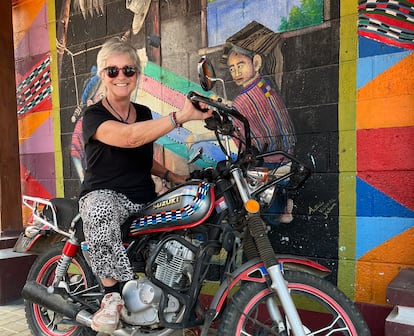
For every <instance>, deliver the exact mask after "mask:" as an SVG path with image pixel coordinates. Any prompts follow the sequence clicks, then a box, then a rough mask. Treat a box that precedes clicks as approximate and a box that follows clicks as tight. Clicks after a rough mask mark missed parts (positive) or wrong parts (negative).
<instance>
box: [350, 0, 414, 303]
mask: <svg viewBox="0 0 414 336" xmlns="http://www.w3.org/2000/svg"><path fill="white" fill-rule="evenodd" d="M413 5H414V4H413V3H410V2H409V1H376V2H373V1H364V2H360V8H359V9H360V12H359V30H358V33H359V35H360V37H359V44H358V51H359V59H358V65H357V86H358V87H357V88H358V91H357V115H356V126H357V133H356V137H357V138H356V143H357V153H356V154H357V184H356V193H357V205H356V207H357V208H356V215H357V221H356V259H357V260H358V262H357V272H356V275H357V279H356V290H355V300H357V301H361V302H370V303H377V304H384V303H386V302H385V298H386V294H385V291H386V287H387V285H388V284H389V282H390V281H391V280H392V279H393V278H394V277H395V276H396V274H398V272H399V270H400V269H401V268H402V267H412V266H413V265H414V252H413V250H412V246H414V146H413V145H412V144H413V143H414V76H413V73H412V71H408V70H409V69H414V52H412V51H410V49H414V48H413V46H414V44H413V40H412V37H413V36H414V35H413V32H414V21H413V13H414V12H413V8H412V7H413ZM362 10H363V11H364V12H361V11H362ZM368 18H369V24H368V21H367V20H368ZM378 20H379V21H380V22H379V21H378ZM387 25H388V27H387ZM396 26H398V27H399V29H400V33H398V34H397V33H396V28H395V27H396ZM375 27H376V28H375ZM374 28H375V29H374ZM386 28H387V29H386ZM404 29H405V30H404ZM407 49H408V50H407Z"/></svg>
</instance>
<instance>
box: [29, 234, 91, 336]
mask: <svg viewBox="0 0 414 336" xmlns="http://www.w3.org/2000/svg"><path fill="white" fill-rule="evenodd" d="M63 246H64V243H63V242H60V243H57V244H55V245H53V246H51V247H49V248H47V249H46V250H45V251H44V252H43V253H42V254H40V255H39V256H38V257H37V259H36V260H35V262H34V263H33V266H32V268H31V269H30V272H29V275H28V277H27V280H28V281H31V280H34V281H36V282H38V283H41V284H43V285H45V286H49V285H51V284H52V281H53V277H54V275H55V269H56V266H57V264H58V261H59V260H60V256H61V254H62V249H63ZM70 280H71V282H70ZM64 281H65V282H66V284H67V286H68V288H69V289H70V292H71V293H72V294H73V295H74V296H77V294H76V292H79V291H83V290H85V289H87V288H91V287H92V286H95V285H97V282H96V279H95V277H94V275H93V273H92V271H91V269H90V268H89V266H88V264H87V262H86V260H85V259H84V257H83V255H82V254H81V253H80V252H78V254H77V255H76V256H75V258H73V259H72V263H71V265H70V266H69V271H68V273H67V275H66V276H65V278H64ZM94 292H95V293H98V292H99V290H98V289H96V288H95V289H94ZM80 299H83V301H87V302H89V303H90V304H92V305H96V307H97V308H98V303H97V302H98V301H97V299H98V298H97V297H95V298H92V299H91V298H89V299H88V298H86V297H84V298H82V297H80ZM24 304H25V311H26V319H27V324H28V326H29V329H30V330H31V332H32V335H35V336H62V335H64V336H89V335H96V333H95V332H94V331H93V330H91V329H89V328H88V327H83V326H80V325H78V324H76V323H74V322H73V321H70V320H68V319H66V318H65V317H63V316H61V315H60V314H57V313H54V312H53V311H51V310H48V309H46V308H45V307H41V306H39V305H37V304H34V303H32V302H29V301H25V303H24Z"/></svg>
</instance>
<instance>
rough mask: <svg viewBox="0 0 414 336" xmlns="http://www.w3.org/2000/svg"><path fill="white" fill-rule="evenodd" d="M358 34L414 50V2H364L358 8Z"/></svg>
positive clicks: (365, 0) (401, 0)
mask: <svg viewBox="0 0 414 336" xmlns="http://www.w3.org/2000/svg"><path fill="white" fill-rule="evenodd" d="M358 12H359V17H358V19H359V20H358V21H359V22H358V33H359V35H361V36H365V37H369V38H372V39H375V40H378V41H381V42H384V43H387V44H391V45H394V46H398V47H403V48H407V49H414V2H413V1H412V0H398V1H388V0H377V1H369V0H364V1H360V2H359V6H358Z"/></svg>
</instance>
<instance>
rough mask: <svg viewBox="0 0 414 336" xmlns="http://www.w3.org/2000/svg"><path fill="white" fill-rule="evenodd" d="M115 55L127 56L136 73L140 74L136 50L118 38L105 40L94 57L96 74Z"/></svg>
mask: <svg viewBox="0 0 414 336" xmlns="http://www.w3.org/2000/svg"><path fill="white" fill-rule="evenodd" d="M116 54H127V55H128V56H129V57H130V58H131V59H132V61H133V63H134V64H133V65H134V66H136V67H137V73H140V72H141V62H140V60H139V57H138V54H137V50H136V49H135V48H134V47H133V46H132V44H130V43H129V42H127V41H124V40H122V39H120V38H118V37H113V38H111V39H109V40H107V41H106V42H105V43H104V44H103V45H102V48H101V50H99V52H98V56H97V57H96V65H97V67H98V74H100V73H101V72H102V70H103V69H104V68H105V67H106V61H107V59H108V58H109V57H111V56H113V55H116Z"/></svg>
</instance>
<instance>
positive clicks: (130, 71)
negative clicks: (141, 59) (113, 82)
mask: <svg viewBox="0 0 414 336" xmlns="http://www.w3.org/2000/svg"><path fill="white" fill-rule="evenodd" d="M103 70H104V71H106V73H107V74H108V77H109V78H115V77H117V76H118V75H119V70H122V72H123V73H124V75H125V76H126V77H132V76H134V75H135V74H136V73H137V67H134V66H130V65H125V66H124V67H123V68H121V69H120V68H118V67H117V66H109V67H106V68H104V69H103Z"/></svg>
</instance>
